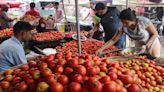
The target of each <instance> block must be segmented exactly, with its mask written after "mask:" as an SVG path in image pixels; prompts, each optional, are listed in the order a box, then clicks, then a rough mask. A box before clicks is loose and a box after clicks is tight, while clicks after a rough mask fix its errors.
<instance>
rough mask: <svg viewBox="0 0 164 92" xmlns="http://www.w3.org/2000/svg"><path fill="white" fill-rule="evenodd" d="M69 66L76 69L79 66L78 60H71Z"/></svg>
mask: <svg viewBox="0 0 164 92" xmlns="http://www.w3.org/2000/svg"><path fill="white" fill-rule="evenodd" d="M67 64H68V66H69V67H71V68H75V67H77V66H78V60H76V59H71V60H69V61H68V62H67Z"/></svg>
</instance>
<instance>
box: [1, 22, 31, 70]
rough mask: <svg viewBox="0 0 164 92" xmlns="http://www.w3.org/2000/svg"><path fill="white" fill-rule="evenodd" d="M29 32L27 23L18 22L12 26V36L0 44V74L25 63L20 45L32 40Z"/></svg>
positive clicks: (29, 27)
mask: <svg viewBox="0 0 164 92" xmlns="http://www.w3.org/2000/svg"><path fill="white" fill-rule="evenodd" d="M31 30H32V26H31V25H30V24H29V23H28V22H24V21H18V22H17V23H16V24H15V25H14V27H13V31H14V36H12V37H11V38H10V39H8V40H6V41H4V42H3V43H2V44H0V72H2V71H4V70H7V69H9V68H11V67H13V66H17V65H19V64H26V63H27V59H26V56H25V52H24V49H23V46H22V43H23V42H25V41H29V40H30V39H31V38H32V34H31Z"/></svg>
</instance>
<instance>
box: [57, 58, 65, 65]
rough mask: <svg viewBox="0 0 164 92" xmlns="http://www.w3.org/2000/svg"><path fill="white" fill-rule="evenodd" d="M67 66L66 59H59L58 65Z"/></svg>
mask: <svg viewBox="0 0 164 92" xmlns="http://www.w3.org/2000/svg"><path fill="white" fill-rule="evenodd" d="M65 64H66V60H65V59H59V60H58V63H57V65H61V66H64V65H65Z"/></svg>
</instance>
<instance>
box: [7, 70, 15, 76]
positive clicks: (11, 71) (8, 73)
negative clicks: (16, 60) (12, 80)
mask: <svg viewBox="0 0 164 92" xmlns="http://www.w3.org/2000/svg"><path fill="white" fill-rule="evenodd" d="M13 72H14V71H13V70H12V69H8V70H6V71H5V75H11V74H12V73H13Z"/></svg>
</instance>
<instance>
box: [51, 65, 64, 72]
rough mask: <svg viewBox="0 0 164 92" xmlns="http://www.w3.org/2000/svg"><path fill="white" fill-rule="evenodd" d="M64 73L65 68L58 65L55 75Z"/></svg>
mask: <svg viewBox="0 0 164 92" xmlns="http://www.w3.org/2000/svg"><path fill="white" fill-rule="evenodd" d="M63 71H64V68H63V67H62V66H61V65H57V66H56V67H55V68H54V70H53V73H62V72H63Z"/></svg>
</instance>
